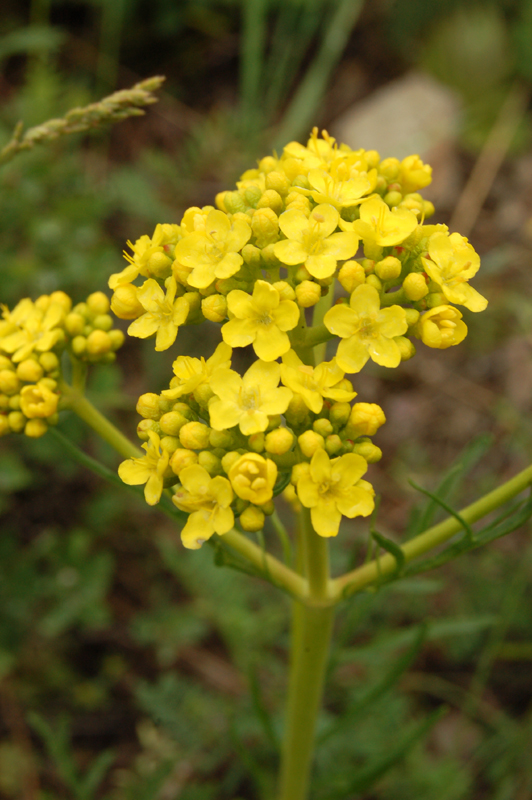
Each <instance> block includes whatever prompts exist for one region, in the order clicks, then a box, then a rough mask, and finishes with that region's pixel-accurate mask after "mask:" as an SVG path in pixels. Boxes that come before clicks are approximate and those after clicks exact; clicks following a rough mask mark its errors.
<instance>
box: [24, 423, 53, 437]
mask: <svg viewBox="0 0 532 800" xmlns="http://www.w3.org/2000/svg"><path fill="white" fill-rule="evenodd" d="M47 430H48V425H47V424H46V422H45V421H44V420H43V419H29V420H28V421H27V422H26V424H25V426H24V435H25V436H29V437H30V439H39V438H40V437H41V436H44V434H45V433H46V431H47Z"/></svg>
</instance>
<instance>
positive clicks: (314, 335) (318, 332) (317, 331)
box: [305, 323, 334, 364]
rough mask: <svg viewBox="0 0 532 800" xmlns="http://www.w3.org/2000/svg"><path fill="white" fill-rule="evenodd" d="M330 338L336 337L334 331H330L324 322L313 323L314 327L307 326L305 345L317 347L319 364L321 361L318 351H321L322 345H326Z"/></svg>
mask: <svg viewBox="0 0 532 800" xmlns="http://www.w3.org/2000/svg"><path fill="white" fill-rule="evenodd" d="M330 339H334V333H331V332H330V331H328V330H327V328H326V327H325V325H324V324H323V323H320V324H319V325H313V326H312V328H307V331H306V336H305V347H307V348H313V347H315V348H316V362H317V363H318V364H319V363H320V359H319V358H318V353H319V352H320V351H321V346H322V345H325V344H326V343H327V342H328V341H329V340H330Z"/></svg>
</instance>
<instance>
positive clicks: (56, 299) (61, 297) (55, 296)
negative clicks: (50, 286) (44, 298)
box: [50, 291, 72, 314]
mask: <svg viewBox="0 0 532 800" xmlns="http://www.w3.org/2000/svg"><path fill="white" fill-rule="evenodd" d="M50 303H55V304H56V305H58V306H61V308H62V309H63V311H64V312H65V314H68V312H69V311H70V309H71V308H72V300H71V299H70V297H69V296H68V295H67V294H66V292H61V291H58V292H52V294H51V295H50Z"/></svg>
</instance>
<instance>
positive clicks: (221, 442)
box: [209, 430, 236, 450]
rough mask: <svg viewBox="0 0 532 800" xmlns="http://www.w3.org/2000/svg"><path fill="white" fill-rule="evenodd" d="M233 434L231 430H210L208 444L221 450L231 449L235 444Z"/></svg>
mask: <svg viewBox="0 0 532 800" xmlns="http://www.w3.org/2000/svg"><path fill="white" fill-rule="evenodd" d="M235 443H236V442H235V435H234V434H233V433H231V431H215V430H211V432H210V435H209V444H210V446H211V447H213V448H215V449H218V448H221V449H222V450H231V449H232V448H233V447H234V446H235Z"/></svg>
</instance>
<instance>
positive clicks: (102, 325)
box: [92, 314, 113, 331]
mask: <svg viewBox="0 0 532 800" xmlns="http://www.w3.org/2000/svg"><path fill="white" fill-rule="evenodd" d="M92 324H93V327H94V328H96V329H97V330H99V331H110V330H111V328H112V327H113V318H112V317H111V315H110V314H98V316H97V317H94V319H93V321H92Z"/></svg>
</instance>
